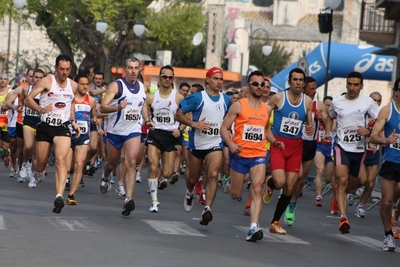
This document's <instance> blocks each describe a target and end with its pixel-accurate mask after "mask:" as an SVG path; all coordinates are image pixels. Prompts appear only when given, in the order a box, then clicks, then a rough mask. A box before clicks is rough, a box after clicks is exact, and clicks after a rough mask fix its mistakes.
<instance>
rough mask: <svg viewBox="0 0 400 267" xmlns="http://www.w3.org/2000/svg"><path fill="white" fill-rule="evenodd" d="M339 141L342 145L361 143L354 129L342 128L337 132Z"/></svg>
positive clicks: (360, 138) (359, 136)
mask: <svg viewBox="0 0 400 267" xmlns="http://www.w3.org/2000/svg"><path fill="white" fill-rule="evenodd" d="M339 133H340V135H339V137H340V140H342V142H344V143H348V144H355V143H359V142H361V141H362V137H361V135H359V134H358V132H357V129H354V128H344V129H340V130H339Z"/></svg>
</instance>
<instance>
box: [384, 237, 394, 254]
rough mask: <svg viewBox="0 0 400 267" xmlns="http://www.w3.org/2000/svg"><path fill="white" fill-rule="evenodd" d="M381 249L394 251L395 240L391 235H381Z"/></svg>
mask: <svg viewBox="0 0 400 267" xmlns="http://www.w3.org/2000/svg"><path fill="white" fill-rule="evenodd" d="M383 250H384V251H395V250H396V241H395V240H394V237H393V236H392V235H386V236H384V237H383Z"/></svg>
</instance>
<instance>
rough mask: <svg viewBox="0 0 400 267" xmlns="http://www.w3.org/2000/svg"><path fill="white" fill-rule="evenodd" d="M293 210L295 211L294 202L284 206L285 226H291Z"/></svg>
mask: <svg viewBox="0 0 400 267" xmlns="http://www.w3.org/2000/svg"><path fill="white" fill-rule="evenodd" d="M295 211H296V204H295V203H289V205H288V206H287V208H286V211H285V216H284V220H285V223H286V225H287V226H292V225H293V224H294V217H295V216H294V214H295Z"/></svg>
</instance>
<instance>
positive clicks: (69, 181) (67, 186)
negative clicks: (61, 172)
mask: <svg viewBox="0 0 400 267" xmlns="http://www.w3.org/2000/svg"><path fill="white" fill-rule="evenodd" d="M70 189H71V179H70V178H67V182H66V183H65V190H70Z"/></svg>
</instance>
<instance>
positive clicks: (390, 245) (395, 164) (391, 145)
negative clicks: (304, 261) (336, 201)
mask: <svg viewBox="0 0 400 267" xmlns="http://www.w3.org/2000/svg"><path fill="white" fill-rule="evenodd" d="M399 84H400V78H398V79H397V80H396V81H395V83H394V87H393V96H394V97H393V101H392V102H391V103H389V104H388V105H387V106H385V107H383V108H382V110H381V111H380V112H379V115H378V119H377V120H376V123H375V125H374V128H373V129H372V133H371V138H370V142H371V143H374V144H386V146H385V150H384V153H383V156H382V159H383V163H382V166H381V169H380V170H379V176H380V177H381V193H382V199H381V206H380V209H379V213H380V216H381V219H382V224H383V230H384V231H385V235H384V238H383V250H384V251H395V250H396V241H395V239H394V237H393V231H392V226H391V212H392V204H393V201H394V200H395V196H398V195H399V194H400V192H399V186H398V185H399V182H400V129H399V125H400V85H399ZM382 131H384V133H385V136H384V137H382V136H381V132H382Z"/></svg>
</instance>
